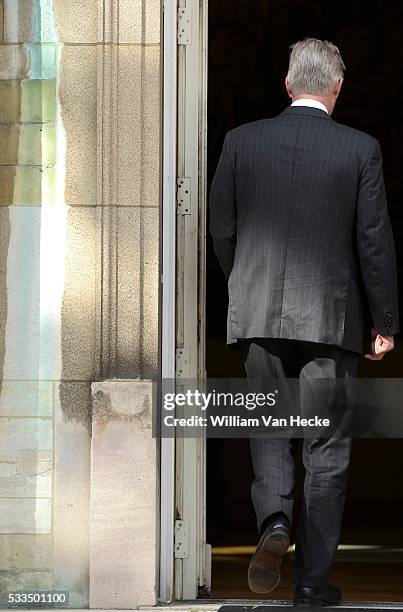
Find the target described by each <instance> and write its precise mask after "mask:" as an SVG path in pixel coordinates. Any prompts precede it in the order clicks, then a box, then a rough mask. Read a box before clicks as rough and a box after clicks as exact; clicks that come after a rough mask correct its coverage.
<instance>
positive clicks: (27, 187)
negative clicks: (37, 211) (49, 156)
mask: <svg viewBox="0 0 403 612" xmlns="http://www.w3.org/2000/svg"><path fill="white" fill-rule="evenodd" d="M55 203H56V171H55V167H50V168H47V167H43V166H42V167H40V166H0V206H12V205H16V206H43V205H48V206H52V205H54V204H55Z"/></svg>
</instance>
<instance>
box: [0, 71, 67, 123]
mask: <svg viewBox="0 0 403 612" xmlns="http://www.w3.org/2000/svg"><path fill="white" fill-rule="evenodd" d="M55 118H56V82H55V81H51V80H29V79H24V80H22V81H19V80H3V81H2V80H0V123H19V122H21V123H29V122H49V121H50V122H52V121H55Z"/></svg>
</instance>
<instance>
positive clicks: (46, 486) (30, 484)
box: [0, 461, 52, 498]
mask: <svg viewBox="0 0 403 612" xmlns="http://www.w3.org/2000/svg"><path fill="white" fill-rule="evenodd" d="M26 463H29V464H31V473H30V474H27V475H22V474H18V473H17V474H16V475H15V476H4V477H1V476H0V491H1V494H2V495H3V496H4V497H31V498H33V497H51V495H52V464H51V463H50V462H47V461H45V462H42V461H41V462H38V463H36V462H35V461H29V462H26ZM49 463H50V467H46V468H44V467H43V465H44V464H46V466H48V465H49Z"/></svg>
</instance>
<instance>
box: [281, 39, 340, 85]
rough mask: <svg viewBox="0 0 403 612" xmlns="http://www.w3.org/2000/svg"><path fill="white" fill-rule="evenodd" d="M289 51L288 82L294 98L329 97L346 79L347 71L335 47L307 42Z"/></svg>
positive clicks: (319, 42)
mask: <svg viewBox="0 0 403 612" xmlns="http://www.w3.org/2000/svg"><path fill="white" fill-rule="evenodd" d="M290 48H291V55H290V65H289V68H288V74H287V79H288V83H289V85H290V87H291V89H292V93H293V95H298V94H301V93H309V94H316V95H319V96H320V95H327V94H329V93H330V91H331V89H332V87H333V86H334V84H335V83H336V82H337V81H338V80H339V79H342V78H343V75H344V70H345V69H346V67H345V65H344V62H343V60H342V58H341V55H340V51H339V50H338V48H337V47H336V45H334V44H333V43H331V42H329V41H327V40H318V39H317V38H304V39H303V40H300V41H298V42H297V43H295V44H294V45H291V47H290Z"/></svg>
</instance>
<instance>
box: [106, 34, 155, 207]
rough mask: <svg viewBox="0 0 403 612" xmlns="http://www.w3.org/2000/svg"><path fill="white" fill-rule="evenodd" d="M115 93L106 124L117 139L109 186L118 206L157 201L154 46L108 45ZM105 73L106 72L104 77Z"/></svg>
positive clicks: (150, 204) (107, 51) (107, 52)
mask: <svg viewBox="0 0 403 612" xmlns="http://www.w3.org/2000/svg"><path fill="white" fill-rule="evenodd" d="M105 53H106V54H111V55H112V57H111V58H108V61H109V62H110V63H111V65H112V66H111V68H112V69H113V65H114V64H116V66H117V68H116V71H117V76H116V83H117V84H116V87H117V88H118V91H119V97H118V98H117V101H116V109H113V110H112V109H111V111H112V115H111V117H113V121H111V123H110V124H108V126H107V129H108V130H111V133H112V136H113V138H114V139H115V140H116V141H117V142H118V143H119V149H118V153H117V159H116V162H115V163H116V164H117V167H116V177H115V183H113V184H112V188H115V189H116V191H117V196H116V202H117V204H118V205H121V206H156V207H158V206H159V205H160V191H159V182H160V179H159V172H160V136H161V134H160V103H161V100H160V94H161V90H160V64H159V61H160V53H159V49H158V48H157V47H153V46H151V47H141V46H125V45H122V46H120V47H118V48H115V49H108V50H106V51H105ZM109 78H111V77H109Z"/></svg>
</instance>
